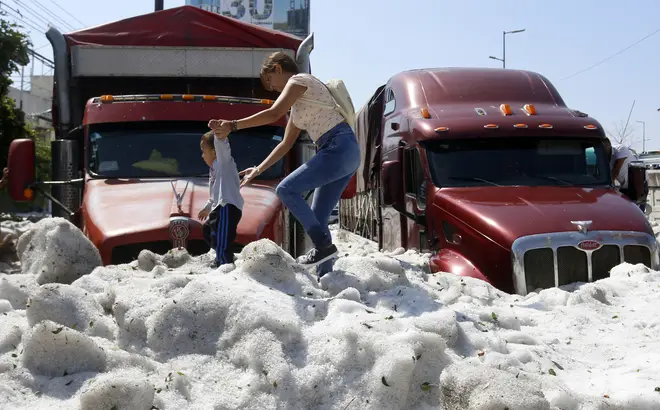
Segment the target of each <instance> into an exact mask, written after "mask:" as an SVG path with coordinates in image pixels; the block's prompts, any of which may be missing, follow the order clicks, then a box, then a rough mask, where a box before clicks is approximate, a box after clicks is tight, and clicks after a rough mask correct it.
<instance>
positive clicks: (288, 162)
mask: <svg viewBox="0 0 660 410" xmlns="http://www.w3.org/2000/svg"><path fill="white" fill-rule="evenodd" d="M47 37H48V39H49V40H50V42H51V44H52V46H53V54H54V60H55V86H54V97H53V123H54V127H55V130H56V135H57V139H56V140H55V141H53V144H52V157H53V158H52V169H53V179H54V180H55V182H52V181H50V182H49V181H40V182H39V183H36V184H35V181H34V145H33V143H32V141H30V140H18V141H14V143H13V144H12V146H11V149H10V158H9V166H10V176H11V177H10V192H11V193H12V197H13V198H14V199H15V200H18V201H27V200H31V199H32V191H30V190H26V189H25V188H26V187H33V188H35V187H39V186H41V184H43V183H50V184H51V185H52V191H53V192H52V197H53V199H54V202H55V204H53V210H54V211H53V214H54V216H62V217H66V218H69V219H71V220H72V221H74V222H75V223H76V224H77V225H78V226H80V227H81V229H83V231H84V232H85V233H86V234H87V235H88V236H89V238H90V239H91V240H92V242H93V243H94V244H95V245H96V246H97V247H98V248H99V250H100V252H101V256H102V258H103V262H104V263H106V264H109V263H123V262H129V261H131V260H133V259H134V258H135V257H137V255H138V253H139V252H140V251H141V250H142V249H150V250H153V251H155V252H158V253H161V254H162V253H165V252H167V251H168V250H170V249H172V248H173V247H185V248H187V249H188V251H189V252H190V253H191V254H194V255H196V254H201V253H204V252H206V251H208V247H207V246H206V244H205V243H204V241H203V238H202V232H201V223H200V221H198V220H197V214H198V212H199V211H200V209H202V207H203V206H204V204H205V202H206V201H207V199H208V172H209V170H208V167H207V166H206V165H205V164H204V162H203V161H202V159H201V152H200V147H199V142H200V138H201V135H202V133H204V132H206V131H208V127H207V123H208V120H209V119H211V118H223V119H236V118H241V117H244V116H247V115H251V114H254V113H256V112H259V111H261V110H263V109H265V108H267V107H268V104H272V100H273V99H275V98H276V95H275V94H273V93H270V92H268V91H266V90H265V89H264V88H263V87H262V85H261V82H260V80H259V71H260V67H261V64H262V63H263V61H264V60H265V58H266V56H267V55H269V54H270V53H272V52H274V51H283V52H285V53H287V54H289V55H290V56H291V57H294V58H295V59H296V61H297V63H298V64H299V67H300V70H301V71H302V72H309V54H310V53H311V50H312V48H313V36H312V35H310V36H309V37H308V38H307V39H305V40H304V41H303V40H301V39H299V38H297V37H294V36H291V35H288V34H286V33H282V32H278V31H274V30H268V29H264V28H261V27H258V26H254V25H250V24H246V23H242V22H240V21H238V20H235V19H232V18H229V17H224V16H220V15H218V14H215V13H210V12H207V11H204V10H201V9H199V8H196V7H191V6H183V7H177V8H173V9H168V10H164V11H159V12H155V13H149V14H146V15H142V16H137V17H133V18H129V19H125V20H121V21H117V22H113V23H109V24H105V25H101V26H97V27H92V28H89V29H84V30H80V31H76V32H73V33H68V34H62V33H60V32H59V31H58V30H56V29H55V28H51V29H50V30H49V31H48V33H47ZM285 125H286V118H281V119H279V120H278V121H276V122H275V123H273V124H270V125H268V126H263V127H258V128H253V129H249V130H242V131H240V132H238V133H235V134H233V135H232V137H231V138H230V144H231V146H232V154H233V156H234V159H235V161H236V163H237V165H238V167H239V168H240V169H243V168H247V167H249V166H253V165H254V164H258V163H260V162H261V161H262V160H263V159H264V158H265V157H266V156H267V155H268V154H269V153H270V152H271V150H272V149H273V148H274V147H275V146H276V145H277V144H278V143H279V142H280V141H281V140H282V137H283V132H284V127H285ZM313 152H314V149H313V145H312V144H311V142H310V141H309V139H308V138H305V137H304V136H303V137H302V138H301V139H300V140H299V142H298V144H297V146H296V147H295V148H294V149H293V150H292V151H291V153H290V154H288V155H287V156H286V157H285V158H283V159H282V160H280V161H279V162H278V163H277V164H275V165H274V166H273V167H272V168H271V169H269V170H268V171H266V172H265V173H264V174H263V175H261V176H260V177H259V178H258V179H257V180H256V181H255V182H254V183H252V184H250V185H249V186H246V187H244V188H243V189H242V194H243V196H244V198H245V207H244V212H243V218H242V220H241V222H240V224H239V226H238V232H237V240H236V242H237V245H238V246H239V247H240V245H245V244H247V243H249V242H251V241H253V240H256V239H259V238H269V239H271V240H273V241H275V242H276V243H278V244H280V245H281V246H283V247H284V248H285V249H286V250H287V251H289V252H290V253H292V254H293V255H296V254H300V253H301V252H303V251H304V250H305V248H306V247H307V246H309V243H308V241H307V240H306V239H305V236H304V234H303V231H302V228H301V227H300V226H299V224H297V223H295V222H294V221H293V220H290V218H289V215H288V212H286V211H285V210H284V208H283V206H282V204H281V202H280V200H279V198H278V197H277V195H276V194H275V189H274V188H275V186H276V184H277V183H278V182H279V181H280V180H281V179H282V178H284V177H285V176H286V175H287V174H288V173H289V172H291V171H292V170H293V169H295V168H296V167H297V166H298V165H300V164H301V163H303V162H304V161H305V160H306V159H307V157H309V156H310V155H313Z"/></svg>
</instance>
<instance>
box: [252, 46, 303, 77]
mask: <svg viewBox="0 0 660 410" xmlns="http://www.w3.org/2000/svg"><path fill="white" fill-rule="evenodd" d="M278 65H279V66H280V67H282V71H284V72H287V73H291V74H298V73H299V71H298V65H297V64H296V62H295V61H294V60H293V58H291V57H289V56H288V55H286V54H284V53H283V52H281V51H276V52H274V53H273V54H271V55H269V56H268V58H266V61H264V63H263V65H262V66H261V72H260V73H259V75H260V77H261V81H262V82H263V80H264V76H265V75H266V74H268V73H272V72H273V71H275V66H278Z"/></svg>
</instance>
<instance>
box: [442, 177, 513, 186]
mask: <svg viewBox="0 0 660 410" xmlns="http://www.w3.org/2000/svg"><path fill="white" fill-rule="evenodd" d="M449 179H453V180H454V181H477V182H484V183H486V184H490V185H493V186H499V187H501V185H498V184H496V183H494V182H491V181H488V180H486V179H483V178H478V177H449Z"/></svg>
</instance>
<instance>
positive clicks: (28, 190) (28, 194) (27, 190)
mask: <svg viewBox="0 0 660 410" xmlns="http://www.w3.org/2000/svg"><path fill="white" fill-rule="evenodd" d="M23 196H24V197H25V199H28V200H31V199H32V198H33V197H34V191H33V190H32V188H25V189H24V190H23Z"/></svg>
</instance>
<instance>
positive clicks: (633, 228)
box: [340, 68, 659, 295]
mask: <svg viewBox="0 0 660 410" xmlns="http://www.w3.org/2000/svg"><path fill="white" fill-rule="evenodd" d="M357 128H358V130H357V134H358V138H359V139H360V143H361V146H362V147H363V154H364V161H363V164H362V167H361V169H360V171H358V172H359V173H358V175H359V178H358V195H357V196H356V197H355V198H353V199H347V200H343V201H342V203H341V208H340V215H341V223H342V225H343V227H345V228H346V229H349V230H352V231H354V232H357V233H359V234H361V235H363V236H366V237H368V238H370V239H373V240H375V241H378V242H379V245H380V247H381V248H384V249H387V250H391V249H394V248H398V247H403V248H416V249H422V250H426V251H430V252H432V254H433V256H432V257H431V260H430V265H431V269H432V270H433V271H436V272H437V271H443V272H452V273H455V274H457V275H464V276H471V277H475V278H479V279H482V280H485V281H487V282H489V283H491V284H493V285H494V286H496V287H498V288H500V289H502V290H504V291H507V292H517V293H519V294H522V295H525V294H527V293H528V292H531V291H534V290H536V289H539V288H541V289H542V288H548V287H553V286H559V285H564V284H567V283H572V282H591V281H594V280H597V279H600V278H603V277H606V276H608V275H609V273H608V272H609V270H610V269H611V268H612V267H613V266H615V265H617V264H619V263H621V262H623V261H626V262H630V263H643V264H645V265H646V266H649V267H651V268H654V269H655V268H657V267H658V263H659V260H658V244H657V242H656V239H655V237H654V235H653V231H652V229H651V226H650V225H649V222H648V220H647V218H646V217H645V215H644V214H643V213H642V211H640V209H639V208H638V207H637V206H635V204H634V203H632V202H631V201H630V200H628V199H627V198H626V197H624V196H623V195H622V194H620V193H619V192H617V191H616V190H615V189H614V187H613V186H612V184H611V182H612V179H611V176H610V169H609V159H608V158H607V156H606V153H605V150H604V147H603V144H602V142H603V139H604V138H606V137H605V133H604V131H603V129H602V127H601V125H600V124H599V123H598V121H596V120H595V119H593V118H590V117H589V116H588V115H587V114H584V113H582V112H579V111H577V110H572V109H569V108H568V107H567V106H566V104H565V103H564V101H563V100H562V98H561V96H560V95H559V93H558V92H557V90H556V89H555V87H554V86H553V85H552V84H551V83H550V81H548V79H547V78H545V77H543V76H542V75H539V74H537V73H533V72H527V71H518V70H503V69H481V68H446V69H445V68H439V69H427V70H412V71H406V72H402V73H399V74H397V75H395V76H394V77H392V78H391V79H390V80H389V81H388V82H387V84H385V85H383V86H381V87H380V88H378V90H377V91H376V93H375V94H374V95H373V97H372V98H371V99H370V100H369V102H368V103H367V104H366V105H365V106H364V107H363V108H362V109H361V110H360V112H359V113H358V119H357ZM636 175H637V174H636ZM638 176H639V175H638ZM640 177H641V178H644V177H643V175H642V176H640Z"/></svg>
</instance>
